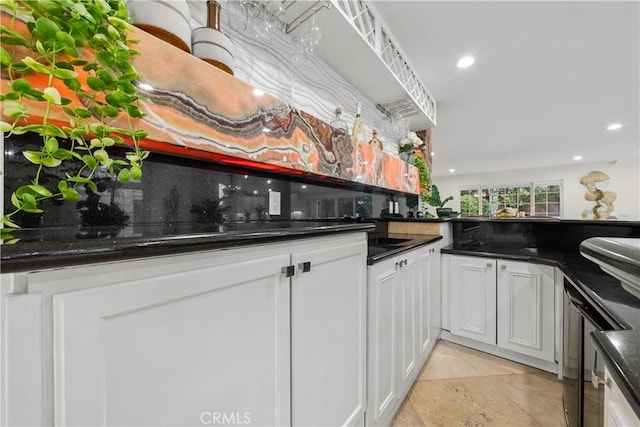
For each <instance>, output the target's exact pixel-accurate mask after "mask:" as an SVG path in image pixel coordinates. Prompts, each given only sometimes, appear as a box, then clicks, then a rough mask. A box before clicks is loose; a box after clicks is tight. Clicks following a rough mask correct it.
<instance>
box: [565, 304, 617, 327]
mask: <svg viewBox="0 0 640 427" xmlns="http://www.w3.org/2000/svg"><path fill="white" fill-rule="evenodd" d="M571 300H572V301H571V303H572V304H573V305H574V306H575V308H576V310H578V312H579V313H580V315H581V316H582V317H584V318H585V319H587V320H588V321H589V322H590V323H591V324H592V325H593V326H594V327H595V328H596V330H598V331H606V330H608V329H611V326H610V325H609V324H603V323H602V322H600V321H598V320H596V318H595V317H594V316H593V315H591V313H590V312H591V310H590V309H589V306H587V305H585V304H583V303H582V302H580V301H574V300H573V298H571Z"/></svg>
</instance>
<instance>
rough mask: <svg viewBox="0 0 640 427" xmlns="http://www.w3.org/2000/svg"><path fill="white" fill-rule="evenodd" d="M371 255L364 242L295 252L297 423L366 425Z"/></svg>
mask: <svg viewBox="0 0 640 427" xmlns="http://www.w3.org/2000/svg"><path fill="white" fill-rule="evenodd" d="M366 255H367V248H366V244H365V243H364V242H362V243H352V244H347V245H326V246H325V247H322V248H313V249H311V248H310V249H309V250H306V251H301V252H296V253H294V254H293V256H292V261H293V265H295V266H297V269H298V272H297V273H296V275H295V276H294V277H293V279H292V281H291V363H292V378H291V380H292V420H291V421H292V424H293V425H296V426H302V425H314V426H318V425H325V426H338V425H363V424H364V411H365V384H366V378H365V375H366V360H367V359H366V303H367V298H366V273H367V272H366V263H367V260H366ZM305 263H309V264H308V265H307V267H306V268H308V269H309V271H307V272H304V270H305ZM262 425H264V424H262Z"/></svg>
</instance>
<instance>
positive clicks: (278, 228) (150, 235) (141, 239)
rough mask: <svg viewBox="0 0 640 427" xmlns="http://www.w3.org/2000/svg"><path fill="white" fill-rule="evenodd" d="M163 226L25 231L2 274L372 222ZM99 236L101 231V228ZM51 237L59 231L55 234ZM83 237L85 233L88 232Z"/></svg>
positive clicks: (5, 257) (5, 256)
mask: <svg viewBox="0 0 640 427" xmlns="http://www.w3.org/2000/svg"><path fill="white" fill-rule="evenodd" d="M184 227H185V228H182V229H180V228H173V229H172V228H166V224H165V225H164V226H162V227H161V226H151V225H150V226H147V227H144V226H143V227H140V226H139V227H138V229H137V230H136V232H137V234H139V235H136V236H129V237H120V236H114V237H109V236H107V237H96V234H95V233H93V234H92V236H93V238H87V237H86V232H92V231H93V232H95V231H97V230H91V229H85V230H84V233H85V234H80V235H79V234H78V232H77V231H78V230H77V229H75V228H74V229H55V230H53V229H38V230H20V231H19V232H18V233H16V237H20V238H21V240H20V241H19V242H17V243H15V244H9V245H7V244H5V245H3V246H2V255H1V257H0V259H1V262H2V263H1V269H2V273H11V272H19V271H30V270H35V269H38V270H39V269H45V268H51V267H61V266H70V265H81V264H90V263H94V262H104V261H117V260H126V259H133V258H144V257H150V256H157V255H168V254H175V253H184V252H193V251H202V250H210V249H225V248H230V247H235V246H243V245H252V244H258V243H266V242H274V241H282V240H289V239H296V238H304V237H310V236H320V235H326V234H331V233H345V232H353V231H366V232H368V231H371V230H373V229H374V228H375V225H374V224H373V223H366V222H356V223H345V222H344V221H343V222H337V221H333V222H330V221H326V222H323V221H272V222H261V223H247V224H242V227H234V228H235V229H234V230H227V231H201V230H196V229H193V228H189V227H188V226H186V225H184ZM98 235H99V233H98ZM51 236H56V239H52V238H51ZM83 236H84V237H83Z"/></svg>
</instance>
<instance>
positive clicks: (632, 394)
mask: <svg viewBox="0 0 640 427" xmlns="http://www.w3.org/2000/svg"><path fill="white" fill-rule="evenodd" d="M442 253H448V254H455V255H468V256H482V257H491V258H502V259H510V260H515V261H525V262H532V263H538V264H548V265H555V266H558V267H560V269H561V270H562V272H563V273H564V274H565V276H566V277H567V278H568V279H569V280H570V281H571V282H572V283H573V284H575V285H576V286H577V287H578V290H579V291H580V292H581V293H582V294H583V295H584V296H585V297H586V298H587V300H588V301H589V302H591V303H592V304H593V305H594V307H595V308H596V309H597V310H598V311H599V312H600V313H601V314H602V315H603V316H604V317H605V318H607V319H609V320H610V321H611V323H612V324H614V326H615V327H616V328H617V329H616V330H610V331H596V332H594V333H593V334H592V339H593V341H594V343H595V344H596V346H597V347H598V350H599V351H600V353H601V354H602V355H603V356H604V357H605V364H606V365H607V366H608V368H609V371H610V372H611V374H612V375H613V377H614V379H615V380H616V382H617V383H618V385H619V386H620V388H621V390H622V392H623V394H624V395H625V397H626V398H627V400H628V401H629V403H630V404H631V407H632V408H633V409H634V411H635V412H636V414H637V415H638V416H640V299H638V298H636V297H635V296H633V295H632V294H630V293H629V292H627V291H625V290H624V288H623V287H622V285H621V284H620V281H619V280H617V279H615V278H614V277H612V276H610V275H609V274H607V273H605V272H604V271H602V270H601V269H600V268H599V267H598V265H597V264H595V263H594V262H591V261H589V260H588V259H586V258H584V257H583V256H581V255H580V254H578V253H567V252H563V251H559V250H555V249H544V248H533V247H531V248H527V247H522V246H518V245H509V244H492V243H486V244H480V245H476V246H469V245H461V244H459V243H453V244H452V245H449V246H447V247H445V248H442Z"/></svg>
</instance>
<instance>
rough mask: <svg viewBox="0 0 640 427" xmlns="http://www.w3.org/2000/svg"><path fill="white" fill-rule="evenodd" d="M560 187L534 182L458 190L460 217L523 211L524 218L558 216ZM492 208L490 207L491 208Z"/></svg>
mask: <svg viewBox="0 0 640 427" xmlns="http://www.w3.org/2000/svg"><path fill="white" fill-rule="evenodd" d="M561 197H562V183H561V182H558V181H554V182H533V183H530V184H521V185H511V186H491V187H488V186H487V187H479V188H470V187H467V188H463V189H461V190H460V213H461V215H462V216H490V215H491V214H492V210H493V212H494V213H495V212H498V211H500V210H501V209H505V208H515V209H518V211H524V212H525V213H526V215H527V216H533V215H535V216H554V217H559V216H560V215H561V212H560V211H561V203H560V201H561ZM492 204H493V206H492Z"/></svg>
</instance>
